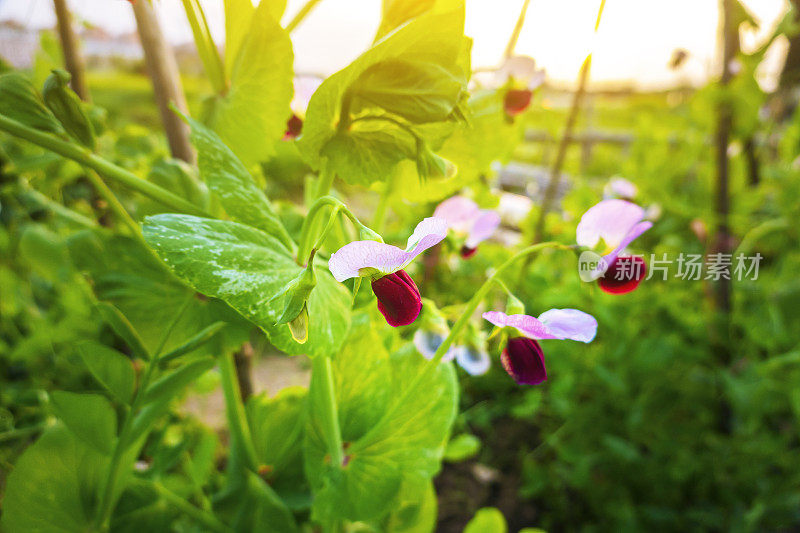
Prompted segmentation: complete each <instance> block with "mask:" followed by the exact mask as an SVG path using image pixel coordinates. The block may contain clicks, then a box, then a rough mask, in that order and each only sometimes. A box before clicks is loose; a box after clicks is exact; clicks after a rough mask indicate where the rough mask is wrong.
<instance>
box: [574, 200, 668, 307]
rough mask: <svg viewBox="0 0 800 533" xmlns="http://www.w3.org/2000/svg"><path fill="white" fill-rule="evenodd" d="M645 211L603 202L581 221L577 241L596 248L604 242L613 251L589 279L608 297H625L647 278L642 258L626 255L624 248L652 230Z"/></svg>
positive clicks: (633, 206)
mask: <svg viewBox="0 0 800 533" xmlns="http://www.w3.org/2000/svg"><path fill="white" fill-rule="evenodd" d="M644 217H645V211H644V209H642V208H641V207H639V206H638V205H636V204H633V203H631V202H626V201H625V200H619V199H610V200H603V201H602V202H600V203H599V204H597V205H595V206H593V207H590V208H589V210H588V211H586V212H585V213H584V214H583V216H582V217H581V221H580V222H579V223H578V228H577V231H576V235H575V237H576V241H577V243H578V244H579V245H581V246H586V247H589V248H593V247H595V246H596V245H597V243H598V242H599V241H600V239H603V241H604V242H605V245H606V247H607V249H609V250H610V251H609V252H608V253H606V255H604V256H603V258H602V259H603V260H602V261H600V264H599V265H598V267H597V268H596V269H595V270H594V271H593V272H592V275H591V278H590V279H597V280H598V285H599V286H600V288H601V289H602V290H603V291H605V292H607V293H609V294H625V293H627V292H631V291H632V290H634V289H635V288H636V287H638V286H639V283H641V281H642V279H644V277H645V275H646V274H647V265H646V264H645V262H644V259H643V258H642V257H639V256H631V255H623V253H624V251H625V248H626V247H627V246H628V245H629V244H630V243H631V242H633V240H634V239H636V238H637V237H638V236H639V235H641V234H642V233H644V232H645V231H647V230H649V229H650V228H651V227H653V223H652V222H649V221H644V220H643V219H644Z"/></svg>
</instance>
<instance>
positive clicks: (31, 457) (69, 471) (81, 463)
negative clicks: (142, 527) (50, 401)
mask: <svg viewBox="0 0 800 533" xmlns="http://www.w3.org/2000/svg"><path fill="white" fill-rule="evenodd" d="M107 468H108V458H107V457H105V456H104V455H103V454H101V453H99V452H97V451H95V450H94V449H92V448H91V447H90V446H89V445H87V444H86V443H85V442H84V441H83V440H81V439H79V438H78V437H76V436H75V435H74V434H73V433H71V432H70V431H69V430H68V429H67V428H66V427H64V426H63V425H61V424H59V425H57V426H54V427H51V428H50V429H48V430H47V431H46V432H45V433H44V434H43V435H42V436H41V437H40V438H39V440H38V441H36V442H35V443H34V444H33V445H31V446H30V447H29V448H28V449H27V450H26V451H25V453H24V454H23V455H22V457H20V458H19V460H18V461H17V462H16V464H15V465H14V470H13V471H12V472H11V474H10V475H9V476H8V483H7V485H6V491H5V497H4V498H3V515H2V520H0V530H2V531H4V532H6V533H31V532H34V531H35V532H38V533H50V532H54V533H56V532H57V533H64V532H81V531H91V530H92V517H93V514H94V508H95V505H96V499H97V494H98V489H99V487H100V483H101V482H102V479H103V478H104V476H105V473H106V471H107Z"/></svg>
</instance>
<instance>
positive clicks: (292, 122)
mask: <svg viewBox="0 0 800 533" xmlns="http://www.w3.org/2000/svg"><path fill="white" fill-rule="evenodd" d="M302 132H303V119H302V118H300V117H298V116H297V115H296V114H294V113H292V116H291V117H289V120H287V121H286V132H285V133H284V134H283V140H284V141H293V140H295V139H297V138H298V137H299V136H300V134H301V133H302Z"/></svg>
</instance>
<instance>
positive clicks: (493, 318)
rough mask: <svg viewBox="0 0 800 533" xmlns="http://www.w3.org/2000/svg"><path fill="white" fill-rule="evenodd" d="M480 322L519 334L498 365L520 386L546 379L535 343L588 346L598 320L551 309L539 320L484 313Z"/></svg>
mask: <svg viewBox="0 0 800 533" xmlns="http://www.w3.org/2000/svg"><path fill="white" fill-rule="evenodd" d="M483 318H484V319H486V320H488V321H489V322H491V323H492V324H494V325H495V326H497V327H500V328H513V329H515V330H516V332H518V333H519V336H512V337H511V338H510V339H508V342H507V343H506V347H505V349H504V350H503V353H502V355H501V356H500V361H501V362H502V363H503V368H505V370H506V372H508V374H509V375H510V376H511V377H512V378H514V381H516V382H517V383H518V384H520V385H538V384H539V383H541V382H543V381H544V380H546V379H547V371H546V370H545V366H544V352H543V351H542V347H541V346H540V345H539V343H538V342H537V340H543V339H570V340H574V341H581V342H586V343H588V342H592V340H594V337H595V335H596V334H597V320H595V318H594V317H593V316H592V315H590V314H588V313H584V312H583V311H578V310H577V309H550V310H549V311H545V312H544V313H542V314H541V315H539V318H534V317H532V316H528V315H507V314H505V313H502V312H500V311H489V312H487V313H483Z"/></svg>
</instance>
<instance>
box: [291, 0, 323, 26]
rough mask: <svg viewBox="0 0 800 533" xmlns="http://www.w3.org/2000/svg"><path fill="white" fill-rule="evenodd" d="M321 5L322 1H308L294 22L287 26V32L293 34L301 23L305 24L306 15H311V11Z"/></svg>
mask: <svg viewBox="0 0 800 533" xmlns="http://www.w3.org/2000/svg"><path fill="white" fill-rule="evenodd" d="M319 3H320V0H308V2H306V4H305V5H304V6H303V7H302V8H300V11H298V12H297V15H295V16H294V18H293V19H292V21H291V22H289V24H287V25H286V31H287V32H289V33H291V32H292V31H293V30H294V29H295V28H296V27H297V26H298V25H299V24H300V23H301V22H303V19H304V18H306V15H308V14H309V13H311V10H312V9H314V8H315V7H316V6H317V4H319Z"/></svg>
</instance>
